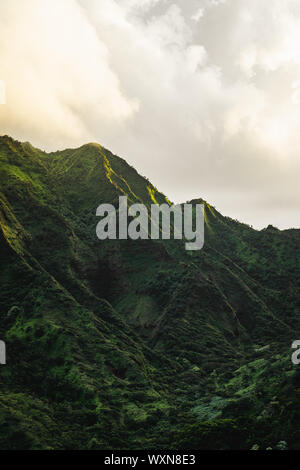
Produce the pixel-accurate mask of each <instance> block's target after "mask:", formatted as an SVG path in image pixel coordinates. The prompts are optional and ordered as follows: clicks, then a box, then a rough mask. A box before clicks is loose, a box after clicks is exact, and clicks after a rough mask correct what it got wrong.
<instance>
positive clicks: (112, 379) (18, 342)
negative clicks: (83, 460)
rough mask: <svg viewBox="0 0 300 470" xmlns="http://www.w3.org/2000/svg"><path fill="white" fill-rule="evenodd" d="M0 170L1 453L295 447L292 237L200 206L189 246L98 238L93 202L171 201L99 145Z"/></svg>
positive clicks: (297, 254)
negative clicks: (201, 233)
mask: <svg viewBox="0 0 300 470" xmlns="http://www.w3.org/2000/svg"><path fill="white" fill-rule="evenodd" d="M0 162H1V166H0V168H1V170H0V181H1V192H0V198H1V212H0V225H1V231H0V255H1V273H0V276H1V294H0V315H1V323H0V339H1V340H4V341H5V343H6V348H7V364H6V365H1V366H0V383H1V388H0V448H1V449H163V448H164V449H185V448H188V449H211V448H212V449H230V448H238V449H249V448H251V447H252V446H253V445H258V446H260V448H267V447H272V448H274V447H276V445H278V443H279V442H280V441H285V442H286V443H287V446H288V448H294V449H299V448H300V444H299V442H300V439H299V438H300V429H299V421H300V400H299V398H300V396H299V393H300V373H299V370H300V369H299V368H300V366H295V365H293V363H292V361H291V354H292V349H291V344H292V342H293V341H294V340H297V339H298V338H299V336H298V332H299V334H300V318H299V299H300V286H299V278H300V276H299V269H300V249H299V246H300V245H299V242H300V230H296V229H291V230H284V231H280V230H278V229H276V228H274V227H272V226H269V227H268V228H267V229H265V230H262V231H256V230H254V229H253V228H251V227H249V226H248V225H245V224H242V223H239V222H238V221H236V220H232V219H230V218H228V217H224V216H223V215H221V214H220V213H219V212H218V211H217V210H216V209H215V208H214V207H212V206H211V205H210V204H209V203H207V202H205V201H203V200H202V199H199V200H194V201H191V202H192V203H197V202H198V203H203V204H204V209H205V244H204V247H203V249H202V250H200V251H198V252H197V251H195V252H188V251H186V250H185V249H184V243H183V242H182V241H179V240H137V241H132V240H105V241H100V240H99V239H98V238H97V237H96V231H95V229H96V225H97V223H98V221H99V218H97V217H96V208H97V207H98V206H99V204H101V203H111V204H114V205H115V206H117V205H118V198H119V196H120V195H126V196H127V197H128V201H129V203H130V204H132V203H134V202H143V203H144V204H145V205H146V206H147V207H150V204H153V203H158V204H161V203H166V202H167V203H170V202H169V201H168V199H167V198H166V197H165V196H164V195H163V194H162V193H161V192H159V191H158V190H157V189H156V188H155V187H154V186H153V185H152V184H151V183H150V182H149V181H148V180H147V178H145V177H142V176H141V175H139V174H138V173H137V172H136V171H135V169H134V168H132V167H131V166H130V165H128V164H127V163H126V161H125V160H123V159H122V158H120V157H118V156H116V155H113V154H112V153H111V152H109V151H108V150H106V149H105V148H103V147H102V146H100V145H98V144H87V145H83V146H82V147H80V148H78V149H67V150H64V151H58V152H52V153H45V152H43V151H41V150H39V149H36V148H34V147H32V145H31V144H29V143H21V142H18V141H16V140H13V139H12V138H10V137H8V136H3V137H0ZM281 445H282V444H281ZM284 445H285V444H284Z"/></svg>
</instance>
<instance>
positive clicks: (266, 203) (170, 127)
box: [0, 0, 300, 227]
mask: <svg viewBox="0 0 300 470" xmlns="http://www.w3.org/2000/svg"><path fill="white" fill-rule="evenodd" d="M299 22H300V7H299V5H298V2H297V1H296V0H287V1H286V2H282V0H273V1H272V2H261V0H251V2H249V1H246V0H231V1H225V0H222V1H211V0H200V1H199V0H190V1H189V2H186V1H185V0H174V1H169V0H118V1H116V0H64V1H63V2H62V1H58V0H51V1H50V0H23V1H22V3H21V2H19V1H18V0H2V1H1V4H0V44H1V45H2V47H1V52H0V79H2V80H4V81H5V83H6V86H7V104H6V105H5V106H1V107H0V126H1V130H2V129H3V132H5V133H6V132H8V133H10V134H12V135H14V136H16V137H18V138H20V139H22V138H24V139H26V140H31V141H32V142H33V143H34V144H36V145H40V146H42V147H43V148H46V149H54V148H56V147H61V148H62V147H65V146H76V145H79V144H81V143H83V142H86V141H90V140H93V141H95V140H97V141H99V142H101V143H102V144H103V145H105V146H106V147H108V148H110V149H111V150H112V151H114V152H116V153H118V154H120V155H123V156H124V157H125V158H126V159H127V160H128V161H129V162H130V163H131V164H133V165H134V166H135V167H137V169H138V170H139V171H140V172H141V173H142V174H145V175H147V176H148V177H149V178H150V179H151V180H152V181H153V182H154V183H155V184H156V185H157V186H159V188H160V189H161V190H163V191H164V192H165V193H167V194H168V196H169V197H170V198H171V199H173V200H174V201H175V202H179V201H185V200H187V199H191V198H194V197H204V198H206V199H207V200H209V201H210V202H211V203H213V204H215V205H216V207H217V208H218V209H219V210H222V211H223V212H224V213H225V214H228V215H230V216H232V217H234V218H235V217H237V218H239V219H240V220H242V221H245V222H248V223H250V224H253V225H254V226H256V227H262V226H265V225H267V224H268V223H274V224H277V225H278V226H280V227H288V226H299V223H300V220H299V211H298V209H297V207H296V206H297V205H298V206H299V202H300V189H299V185H298V181H297V178H296V177H295V175H296V174H297V172H298V174H299V166H300V164H299V158H298V155H299V150H300V149H299V138H298V134H299V131H298V123H299V119H300V105H299V100H298V96H299V89H300V87H299V88H297V87H298V85H297V84H298V83H299V80H300V53H299V52H298V49H299V48H298V44H299V40H300V23H299Z"/></svg>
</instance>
